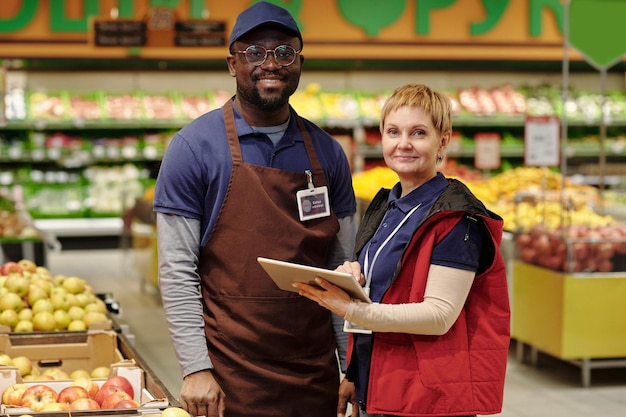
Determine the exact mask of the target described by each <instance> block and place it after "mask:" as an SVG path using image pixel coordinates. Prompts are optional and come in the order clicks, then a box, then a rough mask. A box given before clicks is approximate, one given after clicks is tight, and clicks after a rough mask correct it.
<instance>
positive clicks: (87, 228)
mask: <svg viewBox="0 0 626 417" xmlns="http://www.w3.org/2000/svg"><path fill="white" fill-rule="evenodd" d="M33 222H34V223H35V227H36V228H37V229H39V230H40V231H42V232H43V233H44V234H51V235H54V236H56V237H89V236H121V235H122V233H123V231H124V222H123V221H122V219H121V218H120V217H110V218H108V217H107V218H85V219H78V218H75V219H35V220H33Z"/></svg>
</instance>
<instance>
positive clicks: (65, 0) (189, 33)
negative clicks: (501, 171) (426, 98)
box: [0, 0, 564, 60]
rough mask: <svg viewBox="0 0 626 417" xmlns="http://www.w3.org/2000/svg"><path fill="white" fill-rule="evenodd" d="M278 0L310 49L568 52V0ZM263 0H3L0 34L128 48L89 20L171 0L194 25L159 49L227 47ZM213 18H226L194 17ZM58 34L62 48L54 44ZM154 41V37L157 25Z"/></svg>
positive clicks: (361, 54) (367, 53)
mask: <svg viewBox="0 0 626 417" xmlns="http://www.w3.org/2000/svg"><path fill="white" fill-rule="evenodd" d="M270 1H271V2H272V3H275V4H278V5H280V6H283V7H285V8H286V9H288V10H289V11H290V12H291V14H292V15H293V16H294V18H295V19H296V21H297V22H298V24H299V26H300V28H301V31H302V34H303V38H304V39H305V46H306V49H305V50H306V54H307V56H308V57H312V58H324V59H333V58H338V59H440V58H441V59H469V58H475V59H499V60H502V59H535V60H537V59H539V60H541V59H552V60H560V59H561V58H562V55H563V53H562V46H563V45H562V44H563V38H562V33H563V22H564V19H563V14H564V7H563V2H564V0H384V1H383V0H270ZM255 2H256V0H229V1H211V2H208V1H206V0H135V1H119V0H84V1H79V0H47V1H45V0H29V1H21V2H18V1H9V2H7V1H3V2H0V43H2V44H3V55H4V56H6V57H27V56H42V54H43V56H44V57H45V56H48V55H50V54H65V55H72V54H77V55H78V56H82V57H84V56H85V55H89V54H90V53H91V54H99V56H102V54H104V53H106V54H108V55H111V54H114V53H123V51H114V49H113V48H106V49H99V50H97V51H93V50H92V49H90V48H93V47H94V42H90V39H89V38H90V36H91V35H92V28H91V26H90V22H92V21H93V20H99V21H102V20H110V19H111V16H112V14H113V13H112V12H113V11H115V15H116V16H115V17H116V18H117V19H120V20H131V21H144V19H145V16H146V11H147V10H164V9H169V10H170V11H171V15H172V16H173V17H174V18H175V21H176V22H187V23H188V24H186V25H182V26H181V25H179V26H176V25H175V26H174V30H173V32H174V33H173V37H172V39H173V40H172V44H171V46H172V48H171V50H161V51H158V53H159V54H161V55H168V54H171V53H172V52H174V51H175V50H177V49H181V48H177V47H178V46H222V42H220V41H218V40H216V38H225V37H226V36H227V34H229V33H230V29H231V28H232V26H233V24H234V22H235V19H236V16H237V14H238V13H239V12H240V11H241V10H243V9H245V8H246V7H248V6H249V5H251V4H252V3H255ZM321 10H323V11H324V12H323V13H320V11H321ZM209 19H210V20H211V21H215V22H218V23H217V24H216V25H212V24H204V25H203V24H200V23H195V22H202V21H204V22H207V21H208V20H209ZM148 20H149V19H148ZM191 22H194V23H191ZM222 25H223V27H222ZM177 28H178V29H177ZM190 29H193V30H190ZM169 30H171V28H170V29H169ZM148 31H149V28H148ZM217 33H219V35H218V34H217ZM136 39H137V40H138V39H139V38H136ZM168 39H170V37H169V35H168ZM55 42H57V43H58V44H59V45H63V48H59V49H55V48H50V45H51V44H52V45H54V43H55ZM168 42H169V41H168ZM118 43H121V44H124V42H118ZM224 43H225V42H224ZM158 45H159V46H167V45H166V43H158ZM146 46H147V47H149V46H151V42H150V36H149V33H148V36H147V45H146ZM143 52H144V53H146V54H149V53H150V51H143ZM223 55H224V51H223V48H215V50H213V49H209V50H207V54H206V56H204V58H217V57H219V58H220V59H222V58H223Z"/></svg>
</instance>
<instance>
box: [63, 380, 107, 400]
mask: <svg viewBox="0 0 626 417" xmlns="http://www.w3.org/2000/svg"><path fill="white" fill-rule="evenodd" d="M72 385H76V386H79V387H83V388H84V389H85V390H86V391H87V394H89V398H91V399H95V398H96V394H97V393H98V391H99V390H100V387H99V386H98V383H97V382H96V381H94V380H93V379H91V378H76V379H75V380H73V381H72V384H71V385H70V386H72Z"/></svg>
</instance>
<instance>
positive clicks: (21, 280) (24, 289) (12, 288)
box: [4, 274, 30, 297]
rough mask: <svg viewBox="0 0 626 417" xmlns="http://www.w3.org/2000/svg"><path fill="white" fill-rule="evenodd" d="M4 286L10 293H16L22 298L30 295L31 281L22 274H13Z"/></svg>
mask: <svg viewBox="0 0 626 417" xmlns="http://www.w3.org/2000/svg"><path fill="white" fill-rule="evenodd" d="M4 286H5V287H6V288H7V289H8V290H9V292H14V293H16V294H17V295H19V296H20V297H24V296H25V295H26V294H28V287H29V286H30V280H29V279H28V278H26V277H24V276H22V275H21V274H11V275H9V276H8V277H7V280H6V281H5V282H4Z"/></svg>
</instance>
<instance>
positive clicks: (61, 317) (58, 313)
mask: <svg viewBox="0 0 626 417" xmlns="http://www.w3.org/2000/svg"><path fill="white" fill-rule="evenodd" d="M52 315H53V316H54V319H55V320H56V322H57V325H56V329H57V330H65V329H67V326H68V325H69V324H70V322H71V321H72V319H71V318H70V313H68V312H67V310H54V313H52Z"/></svg>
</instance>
